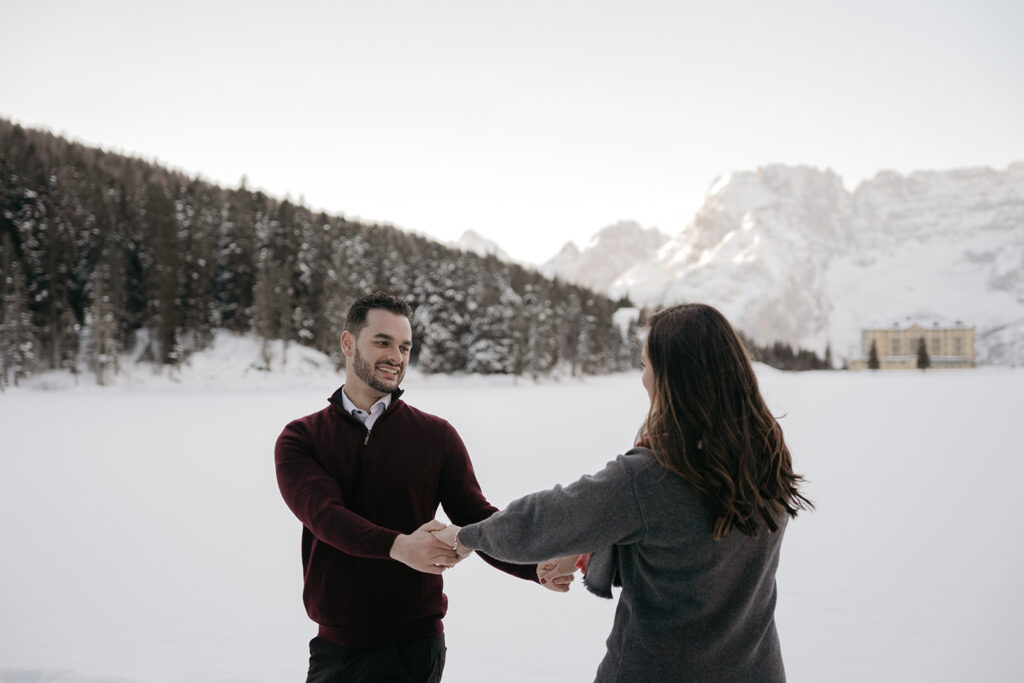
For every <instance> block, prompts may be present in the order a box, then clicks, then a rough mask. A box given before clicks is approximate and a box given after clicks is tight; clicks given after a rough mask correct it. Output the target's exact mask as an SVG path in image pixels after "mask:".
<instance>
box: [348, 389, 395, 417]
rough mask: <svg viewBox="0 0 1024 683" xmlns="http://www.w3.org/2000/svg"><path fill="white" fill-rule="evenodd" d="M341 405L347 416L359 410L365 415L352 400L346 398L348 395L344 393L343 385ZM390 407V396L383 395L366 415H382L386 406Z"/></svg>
mask: <svg viewBox="0 0 1024 683" xmlns="http://www.w3.org/2000/svg"><path fill="white" fill-rule="evenodd" d="M341 405H342V407H343V408H344V409H345V412H346V413H348V414H349V415H352V414H353V411H355V410H359V411H360V412H363V413H365V411H363V410H362V409H361V408H359V407H358V406H357V405H356V404H355V403H353V402H352V399H350V398H349V397H348V394H346V393H345V385H344V384H343V385H341ZM390 405H391V394H384V395H383V396H381V397H380V399H379V400H378V401H377V402H376V403H374V404H373V405H372V406H370V412H369V413H368V414H369V415H373V414H374V413H378V412H380V413H383V412H384V411H385V410H387V409H388V406H390Z"/></svg>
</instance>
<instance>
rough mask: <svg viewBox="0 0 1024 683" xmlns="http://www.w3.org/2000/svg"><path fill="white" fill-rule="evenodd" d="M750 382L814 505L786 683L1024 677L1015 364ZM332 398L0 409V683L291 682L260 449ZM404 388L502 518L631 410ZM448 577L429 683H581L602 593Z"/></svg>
mask: <svg viewBox="0 0 1024 683" xmlns="http://www.w3.org/2000/svg"><path fill="white" fill-rule="evenodd" d="M758 371H759V376H760V379H761V382H762V388H763V391H764V393H765V396H766V398H767V399H768V402H769V405H770V406H771V407H772V408H773V410H774V411H776V413H777V414H780V415H781V414H784V415H785V416H784V417H783V418H782V420H781V424H782V425H783V428H784V430H785V433H786V437H787V440H788V443H789V444H790V447H791V449H792V451H793V454H794V459H795V462H796V468H797V471H799V472H801V473H803V474H805V475H806V476H807V478H808V480H809V483H808V485H807V489H806V490H807V492H808V493H809V495H810V496H811V497H812V498H813V499H814V500H815V502H816V503H817V506H818V509H817V511H816V512H813V513H809V514H803V515H801V516H800V517H799V518H798V519H797V520H795V521H794V522H793V523H792V524H791V525H790V527H789V531H788V535H787V539H786V543H785V544H784V546H783V557H782V564H781V567H780V571H779V577H778V581H779V605H778V611H777V619H778V626H779V631H780V636H781V639H782V646H783V655H784V658H785V661H786V665H787V670H788V673H789V678H790V680H791V681H794V682H796V683H800V682H801V681H807V682H814V681H823V680H828V681H851V682H852V681H865V680H871V681H917V680H928V681H950V682H952V681H965V680H971V681H1017V680H1021V679H1022V678H1024V654H1021V651H1020V648H1019V643H1020V641H1021V639H1022V636H1024V627H1022V626H1021V624H1020V620H1019V615H1020V614H1024V591H1021V590H1020V589H1019V587H1018V581H1019V577H1020V576H1021V575H1024V544H1022V543H1021V542H1020V534H1019V532H1018V530H1017V525H1016V520H1015V515H1014V513H1015V512H1016V510H1017V508H1018V505H1017V504H1016V502H1015V501H1016V500H1017V488H1018V482H1019V481H1020V480H1021V478H1022V475H1024V464H1022V461H1021V458H1020V455H1021V448H1020V438H1019V430H1018V423H1019V413H1020V408H1019V406H1020V399H1021V397H1022V396H1024V371H1020V370H987V369H986V370H978V371H961V372H955V371H951V372H928V373H920V372H907V373H896V372H894V373H861V374H855V373H803V374H786V373H780V372H776V371H773V370H771V369H770V368H765V367H759V368H758ZM336 383H340V380H338V381H337V382H335V380H334V378H331V377H325V378H324V379H323V381H322V385H321V386H317V387H316V388H313V389H308V388H294V386H291V385H289V388H274V387H273V386H264V385H261V387H260V388H259V389H244V388H238V389H233V390H222V391H218V390H211V389H202V388H198V387H192V388H190V387H189V386H183V387H175V388H173V389H169V388H166V387H163V386H161V385H159V384H157V383H153V384H150V385H147V386H146V387H145V388H143V389H135V390H126V389H123V388H113V389H106V390H103V389H96V388H92V387H85V388H81V389H78V390H73V389H72V390H67V391H31V390H16V391H10V392H8V393H6V394H3V395H0V433H2V434H3V439H2V443H3V452H2V455H0V547H2V548H3V552H2V553H0V681H2V682H3V683H42V682H43V681H53V682H57V681H59V682H61V683H115V682H116V683H257V682H259V683H284V682H286V681H295V680H301V677H302V676H303V675H304V672H305V667H306V658H307V651H306V642H307V641H308V639H309V638H311V637H312V636H313V634H314V632H315V629H314V627H313V625H312V624H311V623H310V622H309V621H308V620H307V618H306V616H305V613H304V611H303V609H302V603H301V597H300V595H301V570H300V559H299V526H298V522H297V521H296V520H295V519H294V518H293V517H292V515H291V513H290V512H289V511H288V509H287V508H286V507H285V505H284V503H283V502H282V501H281V499H280V496H279V494H278V492H277V487H276V482H275V480H274V471H273V461H272V448H273V443H274V440H275V439H276V437H277V434H278V433H279V432H280V430H281V428H282V427H283V426H284V424H285V423H286V422H288V421H289V420H290V419H292V418H294V417H298V416H300V415H304V414H307V413H310V412H313V411H315V410H318V409H320V408H321V407H322V406H323V405H325V403H324V401H325V398H326V397H327V396H328V395H329V394H330V393H331V391H333V389H334V388H335V386H336ZM264 384H265V383H264ZM215 385H216V383H214V382H211V383H207V386H215ZM406 389H407V390H408V393H407V394H406V397H405V398H406V399H407V400H408V401H409V402H410V403H412V404H413V405H416V406H417V407H420V408H422V409H424V410H427V411H429V412H434V413H437V414H439V415H442V416H444V417H445V418H447V419H448V420H449V421H451V422H452V423H453V424H454V425H455V427H456V428H457V429H458V430H459V431H460V433H461V434H462V436H463V439H464V440H465V442H466V444H467V446H468V447H469V450H470V453H471V455H472V456H473V459H474V463H475V466H476V470H477V475H478V477H479V479H480V481H481V484H482V485H483V488H484V491H485V493H486V494H487V495H488V497H489V498H490V499H491V501H492V502H493V503H495V504H496V505H498V506H499V507H500V506H503V505H505V504H506V503H507V502H508V501H510V500H512V499H513V498H515V497H518V496H520V495H522V494H525V493H528V492H530V491H533V490H536V489H539V488H546V487H549V486H551V485H553V484H555V483H567V482H569V481H572V480H574V479H575V478H577V477H578V476H579V475H581V474H584V473H590V472H593V471H596V470H597V469H600V468H601V467H602V466H603V465H604V463H605V462H606V461H608V460H609V459H611V458H613V457H614V456H615V455H616V454H617V453H619V452H621V451H623V450H625V449H626V448H628V447H629V446H630V444H631V443H632V438H633V435H634V433H635V431H636V428H637V426H638V424H639V422H640V420H641V419H642V418H643V415H644V411H645V408H646V396H645V395H644V393H643V389H642V388H641V386H640V382H639V376H638V374H634V373H630V374H626V375H618V376H610V377H601V378H592V379H588V380H586V381H562V382H546V383H543V384H533V383H529V382H521V383H518V384H517V383H514V382H512V381H511V380H504V379H487V378H479V377H467V378H446V377H410V378H409V379H407V381H406ZM445 583H446V593H447V595H448V598H449V614H448V617H447V618H446V620H445V623H446V634H447V639H448V648H449V652H448V664H447V668H446V674H445V681H446V682H448V683H459V682H467V683H468V682H472V681H479V680H491V681H522V680H530V681H550V682H552V683H554V682H556V681H588V680H591V679H592V677H593V673H594V671H595V670H596V667H597V664H598V662H599V661H600V659H601V657H602V655H603V651H604V639H605V637H606V636H607V634H608V631H609V630H610V627H611V621H612V615H613V611H614V602H613V601H606V600H601V599H599V598H596V597H594V596H591V595H589V594H587V593H586V592H585V591H584V590H583V589H582V585H579V584H577V585H574V587H573V590H572V591H571V592H570V593H569V594H566V595H563V594H557V593H553V592H550V591H547V590H544V589H542V588H540V587H539V586H537V585H534V584H529V583H526V582H523V581H520V580H517V579H513V578H511V577H508V576H506V575H504V574H501V573H500V572H497V571H495V570H494V569H492V568H491V567H489V566H487V565H486V564H485V563H483V562H482V561H480V560H479V559H478V558H470V559H469V560H467V561H466V562H464V563H462V564H461V565H459V566H458V567H456V568H455V569H453V570H452V571H450V572H448V573H447V574H446V580H445Z"/></svg>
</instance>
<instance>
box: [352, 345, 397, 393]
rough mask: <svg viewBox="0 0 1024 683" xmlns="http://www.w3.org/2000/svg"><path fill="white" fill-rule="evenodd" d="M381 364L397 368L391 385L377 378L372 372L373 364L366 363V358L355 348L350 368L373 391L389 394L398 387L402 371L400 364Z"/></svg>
mask: <svg viewBox="0 0 1024 683" xmlns="http://www.w3.org/2000/svg"><path fill="white" fill-rule="evenodd" d="M382 365H387V366H388V367H390V368H395V369H396V370H398V374H397V375H395V385H394V386H393V387H390V386H388V385H387V384H384V382H381V381H380V380H379V379H377V377H376V376H375V375H374V374H373V366H372V365H370V364H369V363H367V362H366V359H365V358H363V357H362V356H361V355H360V354H359V349H358V348H357V349H356V355H355V358H353V362H352V369H353V370H355V372H356V377H358V378H359V379H361V380H363V381H364V382H366V384H367V385H368V386H369V387H370V388H371V389H373V390H374V391H379V392H381V393H382V394H390V393H391V392H392V391H394V390H395V389H396V388H398V385H399V383H400V382H401V381H402V377H404V373H403V372H402V368H401V367H400V366H395V365H390V364H388V363H383V364H382Z"/></svg>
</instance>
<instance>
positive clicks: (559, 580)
mask: <svg viewBox="0 0 1024 683" xmlns="http://www.w3.org/2000/svg"><path fill="white" fill-rule="evenodd" d="M579 557H580V556H579V555H570V556H569V557H559V558H556V559H553V560H545V561H544V562H539V563H537V578H538V579H539V580H540V584H541V585H542V586H544V587H545V588H547V589H548V590H553V591H557V592H559V593H567V592H568V591H569V585H570V584H571V583H572V582H573V580H574V579H575V578H576V577H575V574H576V561H577V560H578V559H579Z"/></svg>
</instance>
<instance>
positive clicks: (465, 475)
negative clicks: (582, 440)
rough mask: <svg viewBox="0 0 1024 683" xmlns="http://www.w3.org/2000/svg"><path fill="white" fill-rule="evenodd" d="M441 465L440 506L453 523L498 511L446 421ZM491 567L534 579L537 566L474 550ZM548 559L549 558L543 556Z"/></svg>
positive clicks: (461, 443) (465, 523)
mask: <svg viewBox="0 0 1024 683" xmlns="http://www.w3.org/2000/svg"><path fill="white" fill-rule="evenodd" d="M446 428H447V434H446V436H445V443H446V449H445V450H446V454H445V465H444V468H443V470H442V472H441V482H440V493H441V506H442V507H443V508H444V512H445V514H446V515H448V519H450V520H451V521H452V523H453V524H457V525H458V526H465V525H467V524H472V523H473V522H479V521H480V520H482V519H487V518H488V517H490V516H491V515H493V514H494V513H496V512H497V511H498V508H496V507H494V506H493V505H491V504H490V503H489V502H488V501H487V498H485V497H484V494H483V491H482V490H481V489H480V483H479V482H478V481H477V478H476V473H475V472H474V471H473V463H472V462H471V461H470V459H469V453H468V452H467V451H466V445H465V444H464V443H463V442H462V438H461V437H460V436H459V433H458V432H457V431H455V428H454V427H452V426H451V425H450V424H446ZM478 554H479V555H480V557H482V558H483V560H484V561H485V562H487V563H488V564H489V565H491V566H492V567H495V568H496V569H500V570H501V571H503V572H505V573H507V574H511V575H512V576H518V577H519V578H521V579H527V580H530V581H537V580H538V579H537V565H536V563H535V562H531V563H527V564H516V563H513V562H503V561H501V560H497V559H495V558H493V557H490V556H489V555H488V554H486V553H478ZM544 559H550V558H544Z"/></svg>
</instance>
